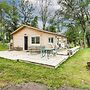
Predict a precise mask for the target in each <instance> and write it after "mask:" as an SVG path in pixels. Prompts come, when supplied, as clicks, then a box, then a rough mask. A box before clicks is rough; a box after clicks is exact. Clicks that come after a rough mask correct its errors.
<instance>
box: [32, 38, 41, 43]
mask: <svg viewBox="0 0 90 90" xmlns="http://www.w3.org/2000/svg"><path fill="white" fill-rule="evenodd" d="M31 40H32V44H40V37H31Z"/></svg>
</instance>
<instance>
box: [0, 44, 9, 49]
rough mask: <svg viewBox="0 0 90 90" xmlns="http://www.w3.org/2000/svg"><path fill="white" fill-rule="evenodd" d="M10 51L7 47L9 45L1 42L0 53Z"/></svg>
mask: <svg viewBox="0 0 90 90" xmlns="http://www.w3.org/2000/svg"><path fill="white" fill-rule="evenodd" d="M7 49H8V46H7V44H4V45H3V44H2V43H1V42H0V51H3V50H7Z"/></svg>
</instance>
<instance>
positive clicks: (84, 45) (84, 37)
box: [83, 29, 87, 48]
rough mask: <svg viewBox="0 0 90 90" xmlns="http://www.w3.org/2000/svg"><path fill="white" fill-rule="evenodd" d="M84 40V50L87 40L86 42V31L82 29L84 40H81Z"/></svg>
mask: <svg viewBox="0 0 90 90" xmlns="http://www.w3.org/2000/svg"><path fill="white" fill-rule="evenodd" d="M83 39H84V40H83V41H84V48H86V47H87V40H86V29H84V38H83Z"/></svg>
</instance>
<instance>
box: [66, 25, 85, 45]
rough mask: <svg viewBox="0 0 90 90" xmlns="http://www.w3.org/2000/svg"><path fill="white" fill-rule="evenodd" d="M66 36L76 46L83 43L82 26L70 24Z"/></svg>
mask: <svg viewBox="0 0 90 90" xmlns="http://www.w3.org/2000/svg"><path fill="white" fill-rule="evenodd" d="M66 36H67V39H68V42H69V43H73V44H74V46H76V45H79V44H81V43H80V42H81V41H82V40H83V33H82V30H81V27H80V26H69V29H68V30H67V31H66Z"/></svg>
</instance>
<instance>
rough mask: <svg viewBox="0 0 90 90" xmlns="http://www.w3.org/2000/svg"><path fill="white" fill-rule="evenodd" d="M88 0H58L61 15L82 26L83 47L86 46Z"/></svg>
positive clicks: (89, 1) (89, 0) (89, 2)
mask: <svg viewBox="0 0 90 90" xmlns="http://www.w3.org/2000/svg"><path fill="white" fill-rule="evenodd" d="M89 4H90V0H60V1H59V5H60V6H61V9H60V10H59V12H60V14H61V15H62V17H64V18H65V19H66V20H68V21H69V22H71V23H76V24H78V25H79V26H81V27H82V30H83V41H84V47H86V32H87V28H86V27H87V23H88V21H89V16H90V15H89V8H88V6H89Z"/></svg>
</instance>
